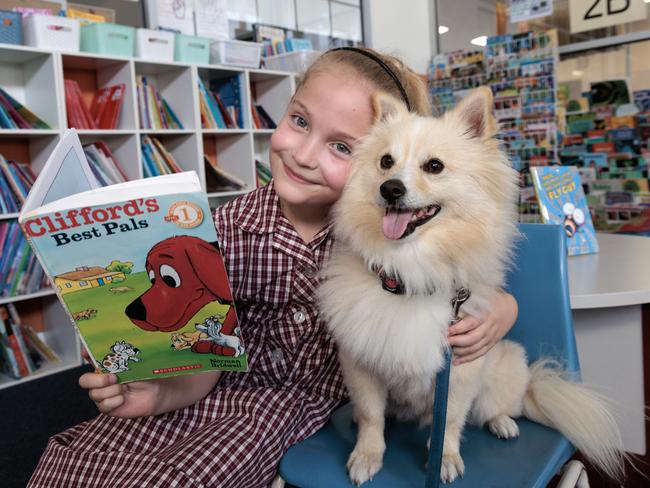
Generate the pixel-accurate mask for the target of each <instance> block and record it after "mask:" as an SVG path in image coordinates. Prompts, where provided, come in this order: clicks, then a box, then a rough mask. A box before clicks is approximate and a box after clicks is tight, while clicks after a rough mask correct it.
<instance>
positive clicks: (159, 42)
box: [135, 29, 174, 61]
mask: <svg viewBox="0 0 650 488" xmlns="http://www.w3.org/2000/svg"><path fill="white" fill-rule="evenodd" d="M135 55H136V56H137V57H139V58H142V59H155V60H158V61H173V60H174V33H173V32H167V31H160V30H153V29H137V30H136V33H135Z"/></svg>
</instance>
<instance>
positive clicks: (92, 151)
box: [83, 141, 128, 186]
mask: <svg viewBox="0 0 650 488" xmlns="http://www.w3.org/2000/svg"><path fill="white" fill-rule="evenodd" d="M83 150H84V153H85V154H86V158H87V159H88V162H89V163H90V169H91V170H92V171H93V174H94V175H95V177H96V178H97V181H99V182H100V183H101V184H102V185H103V186H107V185H113V184H115V183H123V182H125V181H128V178H127V176H126V173H125V172H124V169H122V166H121V165H120V163H119V162H118V160H117V159H116V158H115V156H113V153H112V152H111V150H110V149H109V148H108V146H107V145H106V144H105V143H104V142H103V141H97V142H93V143H91V144H85V145H84V146H83Z"/></svg>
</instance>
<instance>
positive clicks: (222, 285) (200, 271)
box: [185, 238, 233, 303]
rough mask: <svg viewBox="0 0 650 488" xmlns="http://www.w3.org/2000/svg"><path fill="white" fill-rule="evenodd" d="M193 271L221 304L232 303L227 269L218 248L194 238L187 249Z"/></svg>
mask: <svg viewBox="0 0 650 488" xmlns="http://www.w3.org/2000/svg"><path fill="white" fill-rule="evenodd" d="M185 252H186V254H187V257H188V259H189V261H190V264H191V266H192V269H193V270H194V273H195V274H196V276H197V277H198V278H199V280H201V283H203V284H204V285H205V287H206V288H207V289H208V290H210V292H212V294H213V295H215V296H216V297H217V299H218V300H219V302H220V303H232V301H233V297H232V293H231V292H230V289H229V288H228V277H227V275H226V267H225V266H224V263H223V259H222V258H221V254H220V253H219V251H218V250H217V248H216V247H215V246H213V245H211V244H209V243H207V242H205V241H203V240H201V239H198V238H193V239H192V241H191V243H189V244H188V245H187V246H186V247H185Z"/></svg>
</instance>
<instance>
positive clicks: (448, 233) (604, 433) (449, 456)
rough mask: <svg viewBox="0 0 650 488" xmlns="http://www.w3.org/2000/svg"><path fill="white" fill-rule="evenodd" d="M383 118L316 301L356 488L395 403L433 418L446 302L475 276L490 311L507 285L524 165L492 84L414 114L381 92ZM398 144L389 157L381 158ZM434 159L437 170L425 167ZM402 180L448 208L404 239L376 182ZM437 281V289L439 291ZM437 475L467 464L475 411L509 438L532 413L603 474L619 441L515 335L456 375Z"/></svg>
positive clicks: (475, 296) (476, 299)
mask: <svg viewBox="0 0 650 488" xmlns="http://www.w3.org/2000/svg"><path fill="white" fill-rule="evenodd" d="M374 103H375V112H376V113H377V117H378V121H377V123H376V124H375V126H374V128H373V129H372V130H371V132H370V134H369V135H368V136H367V137H366V138H365V139H364V140H363V142H362V143H361V144H360V145H359V147H358V148H357V150H355V153H354V157H353V167H352V173H351V176H350V178H349V181H348V184H347V185H346V188H345V190H344V192H343V195H342V197H341V198H340V200H339V201H338V202H337V204H336V205H335V207H334V232H335V235H336V239H337V247H336V248H335V250H334V252H333V255H332V257H331V259H330V261H329V264H328V266H327V267H326V269H325V270H324V272H323V280H322V284H321V286H320V288H319V299H320V302H321V310H322V313H323V315H324V319H325V321H326V323H327V326H328V328H329V330H330V332H331V333H332V335H333V337H334V339H335V340H336V343H337V346H338V350H339V359H340V363H341V367H342V370H343V374H344V377H345V381H346V385H347V387H348V390H349V394H350V398H351V401H352V402H353V404H354V415H355V419H356V421H357V422H358V426H359V430H358V438H357V444H356V446H355V448H354V450H353V452H352V453H351V455H350V458H349V460H348V470H349V474H350V478H351V479H352V481H353V482H354V483H356V484H360V483H363V482H364V481H366V480H368V479H370V478H372V476H373V475H374V474H375V473H376V472H377V471H378V470H379V469H380V468H381V466H382V458H383V454H384V450H385V444H384V438H383V428H384V417H385V414H386V413H391V412H394V413H396V414H397V415H398V416H399V417H402V418H410V419H413V418H415V419H419V420H420V421H421V422H422V423H430V421H431V412H432V409H433V389H434V386H435V375H436V373H437V372H438V371H439V370H440V369H441V367H442V365H443V357H444V351H445V348H447V347H448V343H447V328H448V325H449V323H450V321H451V319H452V310H451V306H450V300H451V299H452V297H453V296H454V293H455V291H456V289H457V288H458V287H460V286H467V287H468V288H470V289H471V292H472V296H471V298H470V300H469V301H468V302H467V303H466V304H465V305H464V306H463V309H464V310H465V312H467V313H471V314H473V315H477V316H485V313H486V310H487V307H488V306H489V303H490V302H491V300H492V299H493V298H494V296H495V293H497V290H499V289H500V287H501V286H502V285H503V282H504V274H505V270H506V268H507V265H508V263H509V259H510V250H511V248H512V243H513V240H514V239H515V238H516V235H517V230H516V224H515V222H516V205H515V202H516V198H517V195H518V184H517V174H516V172H515V171H514V170H512V169H511V168H510V166H509V164H508V160H507V158H506V156H505V154H504V153H503V151H502V150H501V147H500V145H499V143H498V141H497V140H496V139H495V137H494V136H495V134H496V122H495V120H494V118H493V117H492V115H491V108H492V95H491V92H490V90H489V89H487V88H483V89H479V90H476V91H475V92H474V93H473V94H471V95H470V96H469V97H468V98H467V99H465V100H464V101H463V102H461V103H460V104H459V106H458V107H457V108H456V109H455V110H453V111H452V112H449V113H447V114H445V115H444V116H443V117H441V118H438V119H436V118H426V117H421V116H418V115H416V114H413V113H409V112H407V111H406V109H405V108H404V107H403V106H402V105H401V103H400V102H398V101H396V100H395V99H393V98H391V97H388V96H386V95H383V94H379V95H378V96H376V97H375V101H374ZM385 154H390V155H391V156H392V158H393V160H394V162H395V163H394V166H393V167H391V168H390V169H383V168H382V167H381V166H380V160H381V158H382V156H383V155H385ZM432 158H437V159H439V160H440V161H442V162H443V164H444V169H443V170H442V172H440V173H439V174H432V173H430V172H425V171H423V166H422V165H423V164H424V163H425V162H426V161H428V160H430V159H432ZM389 179H399V180H401V181H402V182H403V183H404V185H405V187H406V189H407V191H406V194H405V195H404V197H403V198H402V202H403V205H404V206H406V207H409V208H421V207H427V206H429V205H431V204H438V205H440V207H441V210H440V212H439V213H438V214H437V215H436V216H435V217H434V218H433V219H432V220H430V221H429V222H426V223H424V224H423V225H421V226H420V227H417V228H416V230H415V231H414V232H413V233H412V234H410V235H408V236H406V237H404V238H403V239H399V240H392V239H388V238H386V237H385V236H384V234H383V232H382V217H383V215H384V213H385V210H386V205H387V204H386V202H385V200H384V199H383V198H382V197H381V195H380V191H379V187H380V185H381V184H382V183H383V182H385V181H387V180H389ZM377 266H381V267H383V269H384V270H385V271H386V272H387V273H388V274H390V275H395V274H398V275H399V276H400V277H401V279H402V281H403V284H404V287H405V292H406V293H405V295H393V294H391V293H388V292H387V291H385V290H383V289H382V287H381V285H380V282H379V279H378V277H377V275H376V274H375V273H374V272H373V271H372V269H373V267H377ZM432 291H433V292H432ZM450 384H451V386H450V393H449V400H448V412H447V424H446V434H445V439H444V450H443V466H442V473H441V478H442V479H443V480H444V481H453V480H454V479H455V478H456V477H457V476H459V475H461V476H462V474H463V471H464V465H463V461H462V458H461V456H460V452H459V445H460V437H461V434H462V430H463V427H464V425H465V423H466V422H467V421H469V422H471V423H473V424H477V425H487V427H488V428H489V429H490V431H491V432H492V433H493V434H494V435H496V436H498V437H504V438H511V437H515V436H517V435H518V434H519V430H518V427H517V424H516V422H515V421H514V420H513V417H518V416H520V415H525V416H527V417H529V418H531V419H533V420H535V421H538V422H542V423H544V424H547V425H551V426H553V427H555V428H558V429H559V430H561V431H562V432H563V433H564V434H565V435H566V436H567V437H568V438H569V439H570V440H571V441H572V442H573V443H574V444H575V445H576V446H577V447H578V448H579V449H580V450H582V451H583V452H584V453H585V454H586V455H587V456H588V457H589V458H591V459H592V460H594V461H595V462H596V463H597V465H599V466H601V467H602V468H603V469H604V470H605V471H606V472H607V473H609V474H610V475H613V476H615V477H620V475H621V473H622V464H621V459H622V458H621V454H620V451H619V449H620V448H621V439H620V434H619V432H618V429H617V427H616V424H615V423H614V421H613V418H612V416H611V414H610V413H609V412H608V411H607V409H606V408H605V407H604V406H603V402H602V401H600V400H599V399H598V398H597V396H596V395H595V394H594V393H592V392H591V391H589V390H588V389H586V388H584V387H583V386H581V385H578V384H575V383H571V382H568V381H566V380H565V379H563V377H562V372H561V371H560V370H559V369H558V368H555V367H552V365H550V364H549V362H548V361H542V362H539V363H536V364H534V365H532V366H531V368H529V367H528V365H527V360H526V354H525V352H524V349H523V348H522V347H521V346H520V345H518V344H516V343H514V342H511V341H502V342H500V343H498V344H497V345H495V347H493V348H492V349H491V350H490V351H489V352H488V353H487V354H486V355H485V356H483V357H481V358H479V359H477V360H475V361H472V362H470V363H466V364H463V365H460V366H455V367H453V368H452V371H451V383H450Z"/></svg>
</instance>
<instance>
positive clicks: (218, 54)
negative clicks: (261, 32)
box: [210, 41, 262, 68]
mask: <svg viewBox="0 0 650 488" xmlns="http://www.w3.org/2000/svg"><path fill="white" fill-rule="evenodd" d="M261 54H262V44H261V43H259V42H246V41H214V42H213V43H212V44H210V63H211V64H227V65H231V66H242V67H245V68H259V66H260V56H261Z"/></svg>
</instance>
